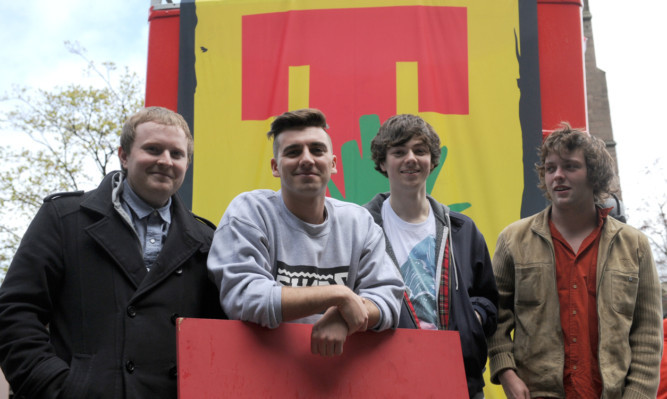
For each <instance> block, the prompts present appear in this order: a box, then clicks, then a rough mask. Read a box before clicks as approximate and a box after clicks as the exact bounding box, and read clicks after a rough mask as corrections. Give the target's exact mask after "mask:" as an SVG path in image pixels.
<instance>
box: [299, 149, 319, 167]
mask: <svg viewBox="0 0 667 399" xmlns="http://www.w3.org/2000/svg"><path fill="white" fill-rule="evenodd" d="M299 163H300V164H302V165H312V164H313V163H315V161H314V159H313V154H311V153H310V150H309V149H308V148H307V147H306V148H304V149H303V152H302V153H301V159H300V160H299Z"/></svg>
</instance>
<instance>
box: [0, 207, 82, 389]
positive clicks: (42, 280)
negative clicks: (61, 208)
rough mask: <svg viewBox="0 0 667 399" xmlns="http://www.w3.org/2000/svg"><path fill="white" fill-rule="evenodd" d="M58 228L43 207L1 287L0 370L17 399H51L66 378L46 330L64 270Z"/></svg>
mask: <svg viewBox="0 0 667 399" xmlns="http://www.w3.org/2000/svg"><path fill="white" fill-rule="evenodd" d="M60 227H61V226H60V222H59V219H58V217H57V215H56V211H55V207H54V206H53V205H52V204H51V203H48V202H47V203H45V204H44V205H43V206H42V208H41V209H40V210H39V212H38V213H37V215H36V216H35V218H34V220H33V221H32V223H31V224H30V227H28V230H27V231H26V233H25V235H24V236H23V239H22V240H21V244H20V245H19V248H18V250H17V252H16V254H15V256H14V259H13V260H12V263H11V265H10V267H9V270H8V272H7V275H6V277H5V280H4V282H3V283H2V286H0V365H2V370H3V371H4V374H5V376H6V377H7V381H9V384H10V385H11V387H12V389H13V390H14V393H15V394H16V396H17V397H19V396H25V397H34V398H55V397H57V396H58V394H59V392H60V391H61V390H62V388H63V386H64V381H65V378H66V377H67V374H68V372H69V366H68V365H67V363H66V362H65V361H64V360H62V359H60V358H59V357H58V356H57V355H56V353H55V350H54V348H53V346H52V345H51V341H50V336H49V332H48V330H47V327H46V326H47V325H48V323H49V321H50V315H51V313H52V310H53V306H52V298H53V297H54V295H55V293H56V292H57V290H58V282H59V281H60V278H61V275H62V273H63V267H64V266H63V261H62V256H61V248H62V245H61V241H60V240H61V233H62V229H61V228H60Z"/></svg>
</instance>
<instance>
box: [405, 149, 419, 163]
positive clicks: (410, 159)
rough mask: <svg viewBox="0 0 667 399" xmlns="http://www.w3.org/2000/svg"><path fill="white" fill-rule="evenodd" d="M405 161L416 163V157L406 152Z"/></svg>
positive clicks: (410, 151)
mask: <svg viewBox="0 0 667 399" xmlns="http://www.w3.org/2000/svg"><path fill="white" fill-rule="evenodd" d="M405 160H406V161H416V160H417V156H416V155H415V153H414V152H413V151H412V150H408V152H407V153H406V154H405Z"/></svg>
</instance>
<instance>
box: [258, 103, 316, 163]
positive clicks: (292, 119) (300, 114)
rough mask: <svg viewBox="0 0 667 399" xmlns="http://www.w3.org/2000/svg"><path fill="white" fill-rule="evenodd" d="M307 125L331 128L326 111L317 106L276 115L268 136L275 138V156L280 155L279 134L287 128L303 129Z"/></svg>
mask: <svg viewBox="0 0 667 399" xmlns="http://www.w3.org/2000/svg"><path fill="white" fill-rule="evenodd" d="M307 127H319V128H322V129H323V130H325V131H326V129H328V128H329V125H327V118H326V116H324V113H322V111H320V110H319V109H315V108H303V109H297V110H295V111H288V112H285V113H283V114H282V115H279V116H277V117H276V119H274V120H273V122H271V130H269V131H268V132H267V133H266V136H267V137H268V138H269V139H271V138H273V156H274V157H277V156H278V140H277V138H278V135H279V134H280V133H282V132H284V131H285V130H303V129H305V128H307Z"/></svg>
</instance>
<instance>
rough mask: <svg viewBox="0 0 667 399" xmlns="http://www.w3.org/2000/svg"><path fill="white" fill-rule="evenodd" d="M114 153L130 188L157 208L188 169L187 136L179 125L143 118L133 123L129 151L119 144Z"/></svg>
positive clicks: (162, 203)
mask: <svg viewBox="0 0 667 399" xmlns="http://www.w3.org/2000/svg"><path fill="white" fill-rule="evenodd" d="M118 157H119V158H120V162H121V165H122V166H123V169H125V170H126V171H127V181H128V183H129V184H130V187H132V190H134V192H135V193H136V194H137V195H138V196H139V197H141V199H143V200H144V201H146V202H147V203H148V204H149V205H151V206H153V207H155V208H159V207H162V206H164V205H165V204H166V203H167V201H168V200H169V197H171V196H172V195H174V193H176V191H178V189H179V188H180V187H181V184H183V179H184V178H185V172H186V170H187V169H188V139H187V137H186V135H185V132H184V131H183V129H181V128H180V127H177V126H168V125H161V124H158V123H155V122H145V123H142V124H140V125H138V126H137V127H136V136H135V138H134V142H133V143H132V147H131V150H130V151H129V153H128V152H125V151H124V150H123V148H122V147H120V148H119V149H118Z"/></svg>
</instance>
